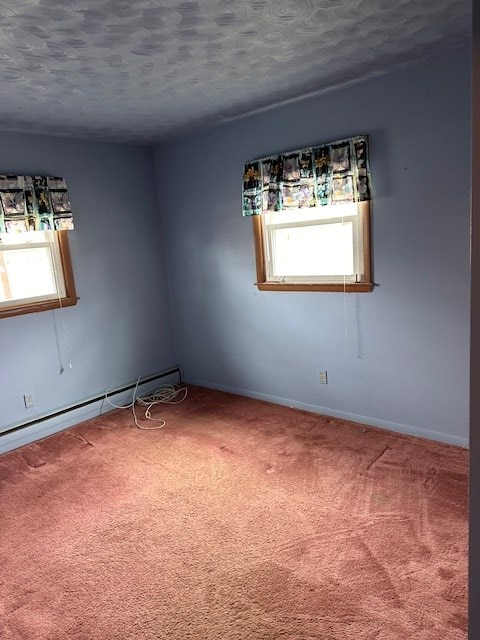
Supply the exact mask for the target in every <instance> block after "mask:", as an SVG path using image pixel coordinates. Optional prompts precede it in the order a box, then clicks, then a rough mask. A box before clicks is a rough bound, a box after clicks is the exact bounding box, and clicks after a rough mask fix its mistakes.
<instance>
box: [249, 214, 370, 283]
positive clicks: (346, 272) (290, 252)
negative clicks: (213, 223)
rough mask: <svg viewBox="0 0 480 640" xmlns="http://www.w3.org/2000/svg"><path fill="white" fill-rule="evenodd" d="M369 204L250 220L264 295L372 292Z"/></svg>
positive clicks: (264, 215)
mask: <svg viewBox="0 0 480 640" xmlns="http://www.w3.org/2000/svg"><path fill="white" fill-rule="evenodd" d="M369 204H370V203H369V202H359V203H355V202H350V203H344V204H333V205H329V206H321V207H312V208H308V209H300V210H299V209H296V210H295V209H291V210H283V211H271V212H266V213H264V214H263V215H261V216H255V217H253V218H252V219H253V225H254V235H255V251H256V263H257V286H258V288H259V289H261V290H263V291H274V290H283V291H295V290H297V291H357V292H362V291H371V289H372V283H371V266H370V231H369Z"/></svg>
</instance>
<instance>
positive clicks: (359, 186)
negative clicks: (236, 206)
mask: <svg viewBox="0 0 480 640" xmlns="http://www.w3.org/2000/svg"><path fill="white" fill-rule="evenodd" d="M363 200H370V171H369V163H368V138H367V136H356V137H355V138H349V139H347V140H337V141H336V142H329V143H327V144H322V145H319V146H316V147H307V148H306V149H300V150H298V151H290V152H288V153H282V154H280V155H277V156H270V157H269V158H262V159H260V160H254V161H253V162H248V163H247V164H246V165H245V170H244V175H243V215H244V216H256V215H259V214H261V213H264V212H265V211H280V210H282V209H298V208H300V209H304V208H307V207H316V206H319V205H328V204H336V203H343V202H361V201H363Z"/></svg>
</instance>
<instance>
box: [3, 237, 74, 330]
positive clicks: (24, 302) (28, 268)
mask: <svg viewBox="0 0 480 640" xmlns="http://www.w3.org/2000/svg"><path fill="white" fill-rule="evenodd" d="M76 302H77V296H76V293H75V285H74V281H73V271H72V264H71V258H70V251H69V247H68V239H67V232H66V231H55V232H53V231H34V232H29V231H27V232H22V233H2V234H0V317H5V316H12V315H19V314H23V313H33V312H36V311H44V310H47V309H55V308H58V307H67V306H72V305H74V304H76Z"/></svg>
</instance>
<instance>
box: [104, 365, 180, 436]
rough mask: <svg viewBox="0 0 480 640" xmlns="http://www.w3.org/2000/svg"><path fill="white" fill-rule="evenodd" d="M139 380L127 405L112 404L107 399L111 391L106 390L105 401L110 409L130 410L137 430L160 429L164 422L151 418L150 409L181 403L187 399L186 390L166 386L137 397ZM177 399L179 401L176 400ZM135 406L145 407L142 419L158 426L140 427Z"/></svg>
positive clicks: (138, 379)
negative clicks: (160, 405) (159, 405)
mask: <svg viewBox="0 0 480 640" xmlns="http://www.w3.org/2000/svg"><path fill="white" fill-rule="evenodd" d="M140 380H141V376H139V377H138V378H137V382H136V384H135V389H134V390H133V398H132V401H131V402H130V403H129V404H127V405H123V406H122V405H118V404H114V403H113V402H112V401H111V400H110V398H109V397H108V394H109V393H110V392H111V391H112V389H107V390H106V391H105V400H106V401H107V402H108V404H109V405H111V406H112V407H115V409H131V410H132V415H133V420H134V422H135V426H136V427H138V429H144V430H145V431H151V430H153V429H162V428H163V427H164V426H165V424H166V423H165V420H162V418H152V413H151V409H152V407H154V406H156V405H157V404H180V402H183V401H184V400H185V398H186V397H187V393H188V389H187V387H178V386H176V385H170V384H166V385H163V386H162V387H160V388H159V389H157V390H156V391H154V392H153V393H151V394H150V395H146V396H138V397H137V392H138V385H139V384H140ZM179 397H180V399H177V398H179ZM136 404H138V405H140V406H142V407H146V409H145V413H144V417H145V419H146V420H152V421H153V422H158V423H159V424H157V425H155V426H152V427H146V426H143V425H141V424H140V423H139V422H138V419H137V414H136V412H135V405H136Z"/></svg>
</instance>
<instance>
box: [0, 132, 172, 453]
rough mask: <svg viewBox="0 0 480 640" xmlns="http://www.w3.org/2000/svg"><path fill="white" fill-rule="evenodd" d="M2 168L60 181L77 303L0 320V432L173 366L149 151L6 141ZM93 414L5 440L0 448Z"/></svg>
mask: <svg viewBox="0 0 480 640" xmlns="http://www.w3.org/2000/svg"><path fill="white" fill-rule="evenodd" d="M0 170H1V171H2V172H11V173H20V174H21V173H26V174H30V173H40V174H53V175H62V176H65V178H66V180H67V185H68V187H69V191H70V196H71V201H72V207H73V209H74V213H75V230H74V231H72V232H69V240H70V248H71V253H72V261H73V267H74V274H75V283H76V288H77V294H78V295H79V296H80V301H79V302H78V304H77V305H76V306H75V307H70V308H67V309H64V310H56V311H47V312H42V313H35V314H29V315H24V316H17V317H13V318H6V319H2V320H0V378H1V382H0V431H2V430H5V429H6V428H8V427H10V426H12V425H15V424H17V423H21V422H25V421H27V420H29V419H32V418H34V417H35V416H36V415H41V414H44V413H48V412H50V411H54V410H56V409H58V408H61V407H64V406H66V405H69V404H71V403H74V402H77V401H79V400H83V399H85V398H88V397H90V396H93V395H96V394H98V393H99V392H102V391H104V390H105V389H106V388H107V387H115V386H119V385H123V384H125V383H128V382H130V381H132V380H135V379H136V378H137V376H139V375H145V374H151V373H154V372H157V371H162V370H164V369H166V368H168V367H171V366H172V365H175V364H176V360H175V356H174V350H173V338H172V328H171V317H170V305H169V300H168V290H167V282H166V276H165V264H164V253H163V251H162V238H161V229H160V219H159V214H158V199H157V194H156V186H155V178H154V173H153V162H152V152H151V150H150V149H148V148H146V147H140V146H138V147H135V146H127V145H114V144H103V143H102V144H97V143H86V142H80V141H74V140H65V139H60V138H57V139H55V138H49V137H42V136H25V135H15V134H3V135H0ZM133 224H135V225H137V228H136V229H135V230H134V229H133ZM70 362H71V364H72V368H70V367H69V363H70ZM62 368H63V369H64V371H63V373H61V369H62ZM25 392H33V393H34V396H35V403H36V406H35V408H34V409H30V410H26V409H25V408H24V405H23V394H24V393H25ZM115 401H118V398H116V399H115ZM98 411H99V408H98V406H97V407H89V408H86V409H84V410H83V411H82V412H79V413H78V412H77V414H76V415H75V417H72V416H69V418H68V419H64V420H63V421H62V420H61V421H58V420H57V421H55V422H51V423H45V424H43V425H42V426H41V427H36V428H33V427H32V428H30V429H29V430H27V431H22V432H21V433H20V432H19V433H16V434H12V435H8V436H4V437H3V438H2V442H1V446H2V450H5V449H6V448H7V449H8V448H12V447H15V446H18V445H19V444H24V443H25V442H27V441H29V440H32V439H35V438H37V437H39V436H43V435H46V434H47V433H50V432H52V431H55V430H58V429H59V428H62V427H64V426H66V425H67V424H68V423H72V422H79V421H80V420H82V419H84V418H86V417H90V415H92V413H93V414H95V413H96V414H98Z"/></svg>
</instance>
